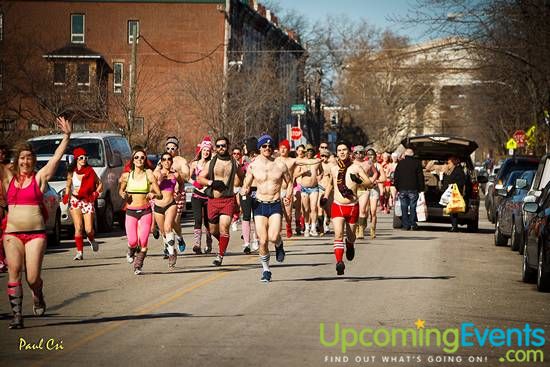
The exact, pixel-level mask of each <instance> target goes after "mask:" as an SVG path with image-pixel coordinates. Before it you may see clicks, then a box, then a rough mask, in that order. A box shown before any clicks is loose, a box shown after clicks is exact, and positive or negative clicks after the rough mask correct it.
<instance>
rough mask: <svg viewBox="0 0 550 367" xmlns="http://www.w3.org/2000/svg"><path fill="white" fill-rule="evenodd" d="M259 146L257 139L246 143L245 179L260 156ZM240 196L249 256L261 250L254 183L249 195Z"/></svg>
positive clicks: (246, 249)
mask: <svg viewBox="0 0 550 367" xmlns="http://www.w3.org/2000/svg"><path fill="white" fill-rule="evenodd" d="M257 145H258V139H257V138H256V137H251V138H249V139H247V141H246V144H245V146H244V149H245V151H246V155H245V156H244V157H243V159H242V162H243V165H242V167H241V173H242V174H243V177H244V175H245V174H246V171H247V169H248V167H249V166H250V164H251V163H252V162H253V161H254V159H256V156H257V155H258V150H257V149H256V146H257ZM238 196H239V201H240V206H241V210H242V212H243V220H242V225H241V230H242V239H243V241H244V243H243V252H244V253H245V254H247V255H248V254H250V253H251V252H252V251H258V249H259V248H260V245H259V242H258V237H257V233H256V228H255V227H256V226H255V224H254V218H252V206H253V204H254V199H255V197H256V186H254V182H252V187H251V188H250V194H249V195H241V194H239V195H238ZM251 239H252V241H251Z"/></svg>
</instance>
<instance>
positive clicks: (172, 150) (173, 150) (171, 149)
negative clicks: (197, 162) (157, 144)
mask: <svg viewBox="0 0 550 367" xmlns="http://www.w3.org/2000/svg"><path fill="white" fill-rule="evenodd" d="M166 150H167V151H168V152H175V151H176V150H178V148H176V147H166Z"/></svg>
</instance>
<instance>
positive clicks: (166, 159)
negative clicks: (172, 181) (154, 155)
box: [161, 157, 172, 162]
mask: <svg viewBox="0 0 550 367" xmlns="http://www.w3.org/2000/svg"><path fill="white" fill-rule="evenodd" d="M161 161H163V162H166V161H170V162H171V161H172V157H170V158H162V159H161Z"/></svg>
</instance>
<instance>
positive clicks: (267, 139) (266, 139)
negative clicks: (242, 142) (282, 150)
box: [256, 134, 275, 149]
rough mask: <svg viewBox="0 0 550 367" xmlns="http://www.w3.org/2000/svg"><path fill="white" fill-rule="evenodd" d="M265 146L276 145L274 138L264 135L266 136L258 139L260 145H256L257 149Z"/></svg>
mask: <svg viewBox="0 0 550 367" xmlns="http://www.w3.org/2000/svg"><path fill="white" fill-rule="evenodd" d="M264 144H271V145H274V144H275V143H274V142H273V138H272V137H271V135H268V134H264V135H262V136H260V138H259V139H258V144H257V145H256V148H258V149H260V148H261V146H262V145H264Z"/></svg>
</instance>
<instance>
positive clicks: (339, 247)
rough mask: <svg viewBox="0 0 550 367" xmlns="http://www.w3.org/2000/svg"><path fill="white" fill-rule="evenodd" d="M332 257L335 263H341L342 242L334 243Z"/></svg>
mask: <svg viewBox="0 0 550 367" xmlns="http://www.w3.org/2000/svg"><path fill="white" fill-rule="evenodd" d="M334 256H335V257H336V262H340V261H342V258H343V257H344V242H343V241H334Z"/></svg>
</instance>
